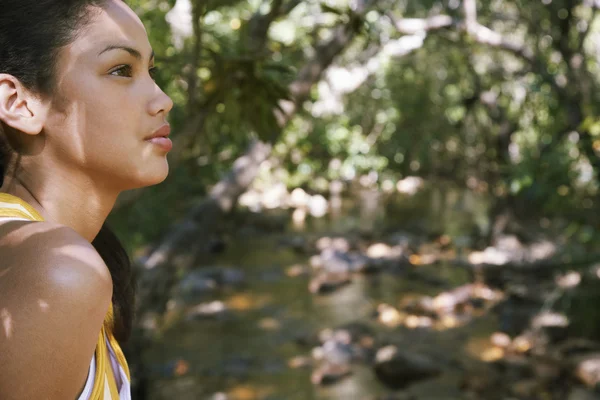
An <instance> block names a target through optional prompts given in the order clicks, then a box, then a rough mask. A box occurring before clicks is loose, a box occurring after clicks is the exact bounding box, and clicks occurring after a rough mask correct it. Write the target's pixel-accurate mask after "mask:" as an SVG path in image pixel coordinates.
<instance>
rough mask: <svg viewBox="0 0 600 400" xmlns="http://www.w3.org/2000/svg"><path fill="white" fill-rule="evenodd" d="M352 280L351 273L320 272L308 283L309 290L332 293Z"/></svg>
mask: <svg viewBox="0 0 600 400" xmlns="http://www.w3.org/2000/svg"><path fill="white" fill-rule="evenodd" d="M351 281H352V277H351V276H350V274H349V273H344V272H341V273H320V274H319V275H317V276H316V277H314V278H313V279H311V281H310V282H309V284H308V290H309V291H310V292H311V293H314V294H327V293H331V292H333V291H335V290H337V289H339V288H340V287H342V286H346V285H347V284H349V283H350V282H351Z"/></svg>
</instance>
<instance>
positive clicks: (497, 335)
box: [490, 332, 512, 349]
mask: <svg viewBox="0 0 600 400" xmlns="http://www.w3.org/2000/svg"><path fill="white" fill-rule="evenodd" d="M490 342H491V343H492V344H493V345H494V346H496V347H499V348H501V349H506V348H507V347H508V346H510V344H511V343H512V339H511V338H510V336H508V335H507V334H506V333H504V332H494V333H493V334H492V335H491V336H490Z"/></svg>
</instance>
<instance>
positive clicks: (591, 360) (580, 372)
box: [570, 353, 600, 388]
mask: <svg viewBox="0 0 600 400" xmlns="http://www.w3.org/2000/svg"><path fill="white" fill-rule="evenodd" d="M570 364H571V365H572V367H573V369H572V371H573V375H574V377H575V378H577V379H578V380H579V381H580V382H581V383H583V384H585V385H586V386H587V387H589V388H594V387H596V386H597V385H598V384H599V383H600V353H590V354H585V355H581V356H576V357H574V358H573V359H572V360H571V362H570Z"/></svg>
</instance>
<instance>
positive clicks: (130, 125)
mask: <svg viewBox="0 0 600 400" xmlns="http://www.w3.org/2000/svg"><path fill="white" fill-rule="evenodd" d="M153 58H154V57H153V52H152V48H151V47H150V44H149V42H148V36H147V34H146V31H145V29H144V26H143V25H142V22H141V21H140V20H139V18H138V17H137V16H136V15H135V13H134V12H133V11H132V10H131V9H130V8H129V7H127V5H125V4H124V3H123V2H122V1H120V0H108V1H107V2H106V6H105V7H104V8H103V9H98V10H97V11H95V12H94V17H93V18H92V20H91V22H90V23H89V24H88V25H87V26H85V27H84V28H83V29H82V30H81V31H80V32H79V33H78V35H77V38H76V39H75V41H74V42H72V43H71V44H70V45H68V46H67V47H65V48H63V49H62V50H61V52H60V53H59V61H58V68H57V81H56V82H57V84H56V88H57V89H56V91H57V93H56V96H55V97H54V98H53V101H52V106H51V107H50V110H49V113H48V116H47V119H46V123H45V124H44V132H45V147H46V149H47V150H48V152H50V156H51V158H52V162H53V163H59V164H60V165H61V166H62V167H65V168H68V169H69V170H71V171H73V170H77V171H82V172H83V173H84V174H86V175H87V176H89V177H90V178H91V179H92V180H93V182H97V183H99V184H102V185H109V186H110V187H112V188H115V189H117V190H126V189H132V188H136V187H141V186H147V185H152V184H156V183H159V182H161V181H162V180H163V179H165V177H166V176H167V173H168V169H169V167H168V164H167V159H166V155H167V152H168V150H169V146H168V145H169V143H170V142H169V141H168V140H164V139H163V140H153V141H149V140H147V139H148V137H150V136H152V135H153V134H154V133H156V131H157V129H159V128H161V127H163V129H161V130H160V131H159V134H161V133H162V134H163V135H164V134H165V133H167V132H165V131H168V129H165V128H164V125H165V124H166V118H167V114H168V113H169V111H170V110H171V108H172V106H173V102H172V101H171V99H170V98H169V97H168V96H167V95H166V94H165V93H164V92H163V91H162V90H161V89H160V88H159V87H158V86H157V85H156V83H155V82H154V80H153V79H152V77H151V70H152V68H153V65H154V59H153ZM165 142H166V146H165Z"/></svg>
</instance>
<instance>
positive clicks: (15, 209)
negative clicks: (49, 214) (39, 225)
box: [0, 193, 44, 221]
mask: <svg viewBox="0 0 600 400" xmlns="http://www.w3.org/2000/svg"><path fill="white" fill-rule="evenodd" d="M0 217H12V218H24V219H28V220H30V221H43V220H44V218H43V217H42V216H41V215H40V214H39V213H38V212H37V211H36V209H35V208H33V207H32V206H31V205H30V204H29V203H27V202H25V201H24V200H22V199H20V198H19V197H17V196H13V195H12V194H8V193H0Z"/></svg>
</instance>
